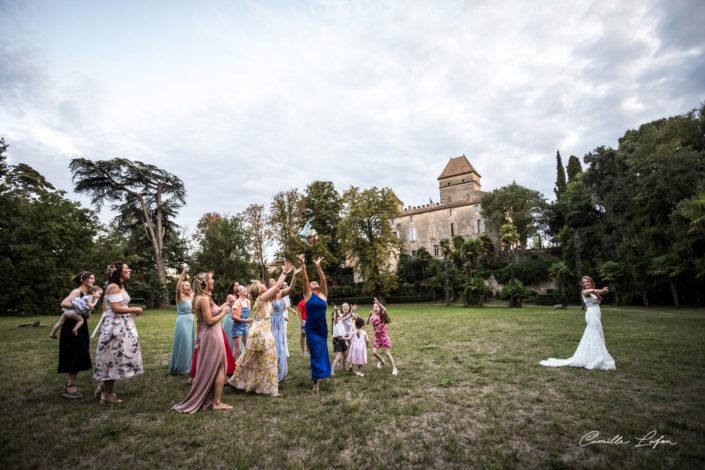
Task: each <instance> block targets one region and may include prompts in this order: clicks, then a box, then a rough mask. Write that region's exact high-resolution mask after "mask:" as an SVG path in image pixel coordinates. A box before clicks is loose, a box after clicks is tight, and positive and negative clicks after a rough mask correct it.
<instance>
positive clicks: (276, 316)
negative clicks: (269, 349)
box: [269, 269, 300, 382]
mask: <svg viewBox="0 0 705 470" xmlns="http://www.w3.org/2000/svg"><path fill="white" fill-rule="evenodd" d="M299 271H300V269H296V270H294V275H293V277H292V279H291V286H288V287H286V288H285V289H282V290H280V291H279V292H277V294H276V297H275V299H274V300H272V309H273V310H272V335H274V341H275V343H276V346H277V369H278V372H277V379H278V381H279V382H281V381H282V380H284V379H285V378H286V376H287V374H288V373H289V365H288V363H287V356H286V320H285V319H284V310H285V309H286V305H285V304H284V300H283V297H284V296H285V295H289V292H291V289H293V288H294V286H295V285H296V274H297V273H298V272H299ZM275 283H276V281H275V280H274V279H270V280H269V287H270V288H271V287H272V286H273V285H274V284H275Z"/></svg>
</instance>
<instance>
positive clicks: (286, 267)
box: [257, 261, 294, 302]
mask: <svg viewBox="0 0 705 470" xmlns="http://www.w3.org/2000/svg"><path fill="white" fill-rule="evenodd" d="M293 269H294V265H292V264H291V263H290V262H288V261H284V264H283V265H282V273H281V274H280V275H279V279H277V282H275V283H274V285H273V286H272V287H270V288H269V289H267V290H266V291H265V292H264V293H263V294H262V295H260V296H259V297H258V298H257V301H258V302H260V301H262V302H266V301H268V300H271V299H273V298H274V296H276V295H277V292H279V290H280V289H281V287H282V284H284V280H285V279H286V275H287V274H289V273H290V272H291V271H292V270H293Z"/></svg>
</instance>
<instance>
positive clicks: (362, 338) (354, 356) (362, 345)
mask: <svg viewBox="0 0 705 470" xmlns="http://www.w3.org/2000/svg"><path fill="white" fill-rule="evenodd" d="M363 328H365V320H363V319H362V318H359V317H358V318H357V319H356V320H355V329H354V330H353V331H352V332H351V333H350V336H348V338H347V339H348V340H350V351H348V363H349V364H351V367H352V365H357V370H356V371H355V375H359V376H360V377H364V376H365V374H363V373H362V368H363V367H365V364H367V346H369V345H370V338H369V337H368V336H367V332H366V331H365V330H364V329H363Z"/></svg>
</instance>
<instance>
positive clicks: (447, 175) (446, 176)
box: [438, 155, 482, 204]
mask: <svg viewBox="0 0 705 470" xmlns="http://www.w3.org/2000/svg"><path fill="white" fill-rule="evenodd" d="M480 178H481V176H480V174H479V173H478V172H477V171H475V169H474V168H473V167H472V165H471V164H470V162H469V161H468V159H467V158H466V157H465V155H461V156H459V157H456V158H451V159H450V161H449V162H448V164H447V165H446V167H445V169H444V170H443V172H442V173H441V176H439V177H438V189H439V191H440V193H441V204H452V203H457V202H470V201H472V200H474V199H477V197H478V196H479V195H480V194H482V193H481V189H482V186H481V184H480Z"/></svg>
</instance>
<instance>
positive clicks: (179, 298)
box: [176, 266, 186, 304]
mask: <svg viewBox="0 0 705 470" xmlns="http://www.w3.org/2000/svg"><path fill="white" fill-rule="evenodd" d="M185 278H186V266H183V267H182V268H181V274H179V278H178V279H177V280H176V303H177V304H180V303H181V301H182V300H183V298H182V295H181V285H182V284H183V283H184V279H185Z"/></svg>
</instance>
